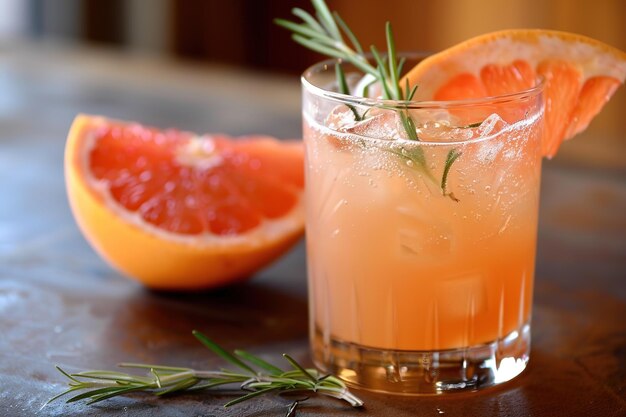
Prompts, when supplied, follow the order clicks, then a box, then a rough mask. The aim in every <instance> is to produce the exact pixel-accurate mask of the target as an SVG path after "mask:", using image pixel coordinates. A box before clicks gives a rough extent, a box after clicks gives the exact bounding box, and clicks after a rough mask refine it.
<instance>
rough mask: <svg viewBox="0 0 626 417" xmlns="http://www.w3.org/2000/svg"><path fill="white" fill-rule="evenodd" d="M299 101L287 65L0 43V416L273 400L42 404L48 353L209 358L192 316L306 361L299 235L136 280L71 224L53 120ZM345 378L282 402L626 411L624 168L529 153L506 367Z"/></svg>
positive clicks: (294, 124)
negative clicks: (264, 264) (344, 391)
mask: <svg viewBox="0 0 626 417" xmlns="http://www.w3.org/2000/svg"><path fill="white" fill-rule="evenodd" d="M621 94H624V91H622V92H621ZM299 107H300V104H299V86H298V80H297V78H296V77H290V78H271V77H268V76H261V75H258V74H247V73H237V72H234V71H232V70H228V69H225V68H214V67H210V68H206V67H191V66H181V65H177V64H174V63H169V62H165V61H159V60H154V59H150V58H136V57H128V56H124V55H119V54H111V53H106V52H94V51H89V50H87V51H85V50H82V51H79V50H64V49H62V48H58V47H50V46H34V45H17V46H16V45H13V46H4V47H0V190H2V196H1V197H0V415H2V416H31V415H55V416H69V415H93V416H95V415H98V416H118V415H122V416H127V415H128V416H152V415H162V416H204V417H208V416H222V415H228V416H242V415H249V416H282V415H284V414H285V411H286V407H287V405H288V403H289V401H288V400H287V399H284V398H281V397H273V396H268V397H265V398H261V399H258V400H254V401H251V402H248V403H244V404H241V405H239V406H236V407H233V408H231V409H226V410H225V409H223V408H222V404H223V403H225V402H226V401H228V400H229V399H231V398H232V396H231V395H230V394H228V393H225V392H221V393H218V394H216V395H214V394H212V393H210V392H201V393H197V394H193V395H191V394H189V395H179V396H175V397H171V398H168V399H155V398H152V397H149V396H143V395H135V396H132V397H126V398H117V399H112V400H109V401H106V402H103V403H100V404H98V405H94V406H86V405H84V404H80V403H79V404H69V405H66V404H64V403H63V402H56V403H53V404H50V405H48V406H47V407H46V408H44V409H41V410H40V408H41V406H42V405H43V403H44V402H45V401H46V400H47V399H48V398H49V397H51V396H52V395H54V394H55V393H57V392H59V391H60V390H62V389H63V388H64V379H63V378H62V377H61V375H59V374H58V373H57V372H56V371H55V369H54V365H55V364H59V365H61V366H63V367H64V368H66V369H68V370H79V369H84V368H103V369H108V368H112V367H114V365H115V364H116V363H117V362H120V361H141V362H152V363H169V364H177V365H182V366H192V367H201V368H208V369H210V368H212V367H216V366H219V364H220V362H219V360H217V359H216V358H215V357H213V356H212V355H210V354H209V353H208V352H207V351H206V350H205V349H204V348H203V347H202V346H201V345H199V344H198V343H197V342H196V341H195V339H193V337H192V336H191V333H190V332H191V330H192V329H199V330H202V331H204V332H206V333H207V334H209V335H211V336H212V337H213V338H214V339H216V340H217V341H218V342H220V343H222V344H223V345H224V346H225V347H227V348H237V347H242V348H246V349H248V350H250V351H252V352H255V353H258V354H260V355H262V356H264V357H266V358H267V359H270V360H275V361H280V360H281V358H280V354H281V353H282V352H288V353H289V354H291V355H293V356H294V357H296V358H297V359H299V360H302V361H305V362H308V345H307V300H306V276H305V255H304V251H303V246H302V245H299V246H298V247H297V248H296V249H295V250H294V251H292V252H291V253H290V254H289V255H288V256H286V257H285V258H283V259H282V260H281V261H280V262H278V263H277V264H275V265H274V266H273V267H271V268H269V269H267V270H265V271H264V272H262V273H260V274H259V275H258V276H256V277H255V278H254V279H252V280H250V281H249V282H247V283H244V284H240V285H237V286H234V287H231V288H226V289H222V290H218V291H214V292H207V293H196V294H164V293H154V292H149V291H146V290H145V289H143V288H141V287H140V286H139V285H137V284H135V283H133V282H131V281H129V280H127V279H125V278H123V277H121V276H119V275H118V274H116V273H115V272H114V271H112V270H111V269H109V268H108V267H107V265H105V264H104V263H103V262H102V261H101V260H100V259H99V258H98V257H97V256H96V255H95V254H94V252H93V251H92V250H91V249H90V248H89V246H88V245H87V243H86V242H85V241H84V240H83V238H82V237H81V235H80V233H79V231H78V229H77V228H76V226H75V224H74V222H73V219H72V217H71V214H70V211H69V208H68V205H67V201H66V197H65V192H64V184H63V172H62V157H63V145H64V140H65V134H66V132H67V129H68V127H69V125H70V123H71V121H72V118H73V117H74V115H75V114H76V113H78V112H87V113H100V114H105V115H107V116H111V117H119V118H124V119H135V120H139V121H142V122H144V123H148V124H153V125H157V126H162V127H166V126H176V127H181V128H186V129H191V130H196V131H223V132H228V133H231V134H245V133H253V132H259V133H267V134H271V135H275V136H278V137H295V136H299V134H300V116H299ZM624 134H626V126H625V127H624ZM577 140H578V141H581V140H587V139H584V138H581V139H577ZM589 140H593V139H589ZM566 146H575V144H574V143H572V144H571V145H569V144H568V145H566ZM358 394H359V395H360V396H362V398H363V399H364V400H365V403H366V406H365V408H364V409H363V410H353V409H350V408H349V407H346V406H344V405H343V404H342V403H339V402H334V401H331V400H323V399H311V400H309V401H307V402H305V403H303V405H302V407H301V409H300V411H299V413H298V415H301V416H322V415H346V416H348V415H352V416H363V417H365V416H393V417H401V416H445V417H452V416H490V415H503V416H624V415H626V166H625V165H624V164H621V165H620V164H618V165H613V166H610V167H606V166H602V165H601V164H600V165H598V164H594V165H593V166H589V165H585V164H580V163H578V162H576V161H575V160H568V159H567V158H564V159H557V160H556V161H551V162H548V163H546V164H545V168H544V177H543V191H542V202H541V216H540V233H539V248H538V258H537V278H536V288H535V303H534V313H533V349H532V359H531V362H530V365H529V367H528V369H527V370H526V371H525V372H524V373H523V374H522V375H521V376H520V377H519V378H517V379H516V380H514V381H513V382H511V383H508V384H505V385H504V386H502V387H498V388H494V389H487V390H485V391H483V392H479V393H469V394H457V395H450V396H438V397H422V398H407V397H396V396H385V395H375V394H370V393H366V392H358Z"/></svg>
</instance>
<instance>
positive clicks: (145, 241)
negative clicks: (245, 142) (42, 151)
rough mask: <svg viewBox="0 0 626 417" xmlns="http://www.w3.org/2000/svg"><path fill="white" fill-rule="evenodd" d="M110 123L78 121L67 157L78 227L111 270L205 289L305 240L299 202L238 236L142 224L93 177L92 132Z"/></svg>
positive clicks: (151, 282)
mask: <svg viewBox="0 0 626 417" xmlns="http://www.w3.org/2000/svg"><path fill="white" fill-rule="evenodd" d="M106 123H110V122H109V120H108V119H106V118H103V117H97V116H89V115H78V116H77V117H76V119H75V120H74V123H73V124H72V127H71V128H70V131H69V134H68V140H67V144H66V149H65V178H66V188H67V192H68V198H69V202H70V206H71V209H72V212H73V214H74V217H75V219H76V222H77V223H78V226H79V228H80V230H81V231H82V233H83V234H84V236H85V238H86V239H87V240H88V241H89V242H90V243H91V245H92V246H93V247H94V249H95V250H96V251H97V252H98V253H99V255H100V256H102V257H103V258H104V259H105V260H107V261H108V262H109V263H110V264H111V265H112V266H114V267H115V268H116V269H118V270H119V271H121V272H122V273H123V274H125V275H128V276H129V277H133V278H136V279H137V280H139V281H141V282H142V283H143V284H144V285H146V286H148V287H151V288H154V289H168V290H190V289H206V288H213V287H217V286H222V285H225V284H229V283H232V282H234V281H237V280H240V279H244V278H246V277H247V276H249V275H250V274H252V273H253V272H255V271H257V270H258V269H260V268H262V267H264V266H266V265H267V264H269V263H270V262H272V261H273V260H275V259H276V258H277V257H278V256H280V255H281V254H282V253H284V252H285V251H286V250H288V249H289V248H290V247H291V246H292V245H293V244H294V243H296V242H297V241H298V240H299V238H300V237H301V236H302V233H303V229H304V207H303V203H302V197H301V194H300V197H299V201H298V203H297V204H296V206H295V207H294V208H293V209H292V210H291V212H290V213H289V214H288V215H287V216H284V217H283V218H281V219H278V220H264V222H263V223H262V224H261V225H260V226H258V227H256V228H255V229H252V230H250V231H248V232H245V233H243V234H241V235H237V236H214V235H211V234H209V233H206V234H203V235H201V236H194V237H190V236H181V235H177V234H173V233H169V232H167V231H164V230H161V229H159V228H158V227H156V226H153V225H151V224H149V223H147V222H145V221H143V220H142V219H141V218H140V217H139V216H138V215H136V214H135V213H132V212H130V211H128V210H126V209H125V208H124V207H122V206H121V205H120V204H119V203H117V202H116V201H114V200H113V198H112V197H111V196H110V193H109V192H108V189H107V188H106V187H105V186H104V185H103V184H101V183H99V182H98V181H97V180H96V179H95V178H94V177H93V176H92V175H91V174H90V173H89V170H88V169H87V161H88V155H89V151H90V149H91V147H93V142H94V140H95V139H94V138H93V136H91V137H90V135H89V132H90V130H91V129H92V128H93V127H94V126H97V125H98V124H106Z"/></svg>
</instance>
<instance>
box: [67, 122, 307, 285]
mask: <svg viewBox="0 0 626 417" xmlns="http://www.w3.org/2000/svg"><path fill="white" fill-rule="evenodd" d="M65 155H66V156H65V173H66V187H67V192H68V197H69V200H70V205H71V208H72V212H73V214H74V217H75V219H76V221H77V223H78V225H79V227H80V229H81V231H82V232H83V234H84V235H85V237H86V239H87V240H88V241H89V242H90V243H91V244H92V246H93V247H94V249H95V250H96V251H97V252H98V253H99V254H100V255H101V256H102V258H103V259H105V260H106V261H108V262H109V263H110V264H111V265H112V266H113V267H115V268H116V269H118V270H120V271H121V272H122V273H124V274H125V275H128V276H129V277H132V278H135V279H137V280H138V281H140V282H142V283H143V284H144V285H147V286H149V287H152V288H158V289H176V290H186V289H199V288H212V287H215V286H221V285H226V284H229V283H232V282H234V281H236V280H239V279H242V278H245V277H248V276H250V275H251V274H253V273H254V272H256V271H257V270H258V269H260V268H261V267H263V266H265V265H267V264H268V263H270V262H272V261H273V260H275V259H277V258H278V257H279V256H280V255H282V254H283V253H284V252H285V251H286V250H288V249H289V248H290V247H291V246H292V245H293V244H294V243H295V242H296V241H297V240H298V239H299V238H300V237H301V236H302V234H303V231H304V215H303V204H302V191H303V186H304V174H303V163H304V162H303V161H304V155H303V149H302V146H301V144H300V143H299V142H293V143H289V142H279V141H277V140H275V139H272V138H269V137H244V138H240V139H237V140H233V139H231V138H228V137H226V136H223V135H211V136H209V135H207V136H203V137H198V136H196V135H194V134H191V133H187V132H180V131H174V130H169V131H159V130H157V129H153V128H147V127H144V126H141V125H139V124H128V123H124V122H119V121H111V120H108V119H105V118H102V117H96V116H87V115H79V116H77V118H76V119H75V121H74V124H73V125H72V128H71V129H70V133H69V135H68V140H67V144H66V154H65Z"/></svg>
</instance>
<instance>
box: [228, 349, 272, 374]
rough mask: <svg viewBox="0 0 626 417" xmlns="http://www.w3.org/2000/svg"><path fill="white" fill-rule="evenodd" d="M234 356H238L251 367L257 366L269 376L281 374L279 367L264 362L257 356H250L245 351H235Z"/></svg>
mask: <svg viewBox="0 0 626 417" xmlns="http://www.w3.org/2000/svg"><path fill="white" fill-rule="evenodd" d="M235 355H237V356H239V357H240V358H242V359H245V360H247V361H248V362H250V363H252V364H253V365H256V366H258V367H259V368H262V369H265V370H266V371H268V372H269V373H270V375H280V374H281V373H282V372H283V371H282V369H280V368H279V367H277V366H274V365H272V364H271V363H269V362H266V361H264V360H263V359H261V358H259V357H258V356H255V355H252V354H251V353H248V352H246V351H243V350H235Z"/></svg>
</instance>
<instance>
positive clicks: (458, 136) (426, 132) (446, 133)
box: [417, 120, 474, 142]
mask: <svg viewBox="0 0 626 417" xmlns="http://www.w3.org/2000/svg"><path fill="white" fill-rule="evenodd" d="M417 134H418V136H419V137H420V139H421V140H426V141H429V142H463V141H466V140H470V139H472V137H473V136H474V132H473V131H472V129H467V128H460V127H454V126H452V125H451V123H450V122H449V121H448V120H437V121H428V122H424V123H422V124H421V125H420V126H419V127H418V128H417Z"/></svg>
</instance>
